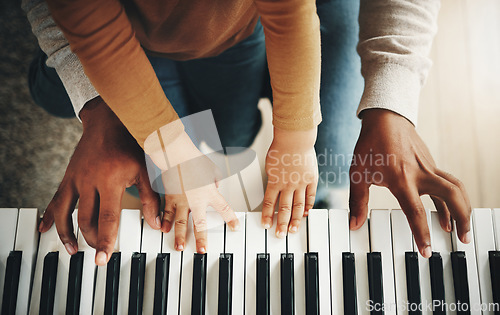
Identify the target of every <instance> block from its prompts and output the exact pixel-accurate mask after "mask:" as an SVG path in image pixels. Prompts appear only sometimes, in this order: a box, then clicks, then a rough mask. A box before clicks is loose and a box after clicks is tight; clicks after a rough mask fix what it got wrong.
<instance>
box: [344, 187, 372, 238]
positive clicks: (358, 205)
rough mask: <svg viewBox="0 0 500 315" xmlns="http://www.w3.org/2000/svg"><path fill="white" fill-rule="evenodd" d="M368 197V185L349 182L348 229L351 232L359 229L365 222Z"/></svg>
mask: <svg viewBox="0 0 500 315" xmlns="http://www.w3.org/2000/svg"><path fill="white" fill-rule="evenodd" d="M369 196H370V185H369V184H368V183H366V182H363V181H361V182H359V183H358V182H354V181H352V180H351V187H350V192H349V210H350V211H349V216H350V217H349V228H350V229H351V230H357V229H359V228H360V227H361V226H362V225H363V223H364V222H365V221H366V217H367V215H368V200H369Z"/></svg>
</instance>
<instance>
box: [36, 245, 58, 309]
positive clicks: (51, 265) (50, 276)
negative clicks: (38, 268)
mask: <svg viewBox="0 0 500 315" xmlns="http://www.w3.org/2000/svg"><path fill="white" fill-rule="evenodd" d="M58 263H59V252H50V253H48V254H47V255H46V256H45V258H44V260H43V274H42V292H41V295H40V313H39V314H40V315H52V313H53V312H54V297H55V293H56V280H57V265H58Z"/></svg>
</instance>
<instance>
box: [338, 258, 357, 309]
mask: <svg viewBox="0 0 500 315" xmlns="http://www.w3.org/2000/svg"><path fill="white" fill-rule="evenodd" d="M354 262H355V258H354V253H348V252H344V253H342V280H343V281H344V314H352V315H357V314H358V306H357V294H356V268H355V265H354Z"/></svg>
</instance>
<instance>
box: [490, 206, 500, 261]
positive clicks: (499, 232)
mask: <svg viewBox="0 0 500 315" xmlns="http://www.w3.org/2000/svg"><path fill="white" fill-rule="evenodd" d="M492 213H493V227H494V230H495V247H496V249H497V250H498V251H500V208H497V209H493V210H492Z"/></svg>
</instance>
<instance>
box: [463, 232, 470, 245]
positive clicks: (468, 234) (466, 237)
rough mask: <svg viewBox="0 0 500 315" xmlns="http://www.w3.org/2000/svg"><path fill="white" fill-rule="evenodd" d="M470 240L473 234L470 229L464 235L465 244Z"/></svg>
mask: <svg viewBox="0 0 500 315" xmlns="http://www.w3.org/2000/svg"><path fill="white" fill-rule="evenodd" d="M470 241H472V236H471V233H470V231H468V232H467V233H465V235H464V243H465V244H469V243H470Z"/></svg>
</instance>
